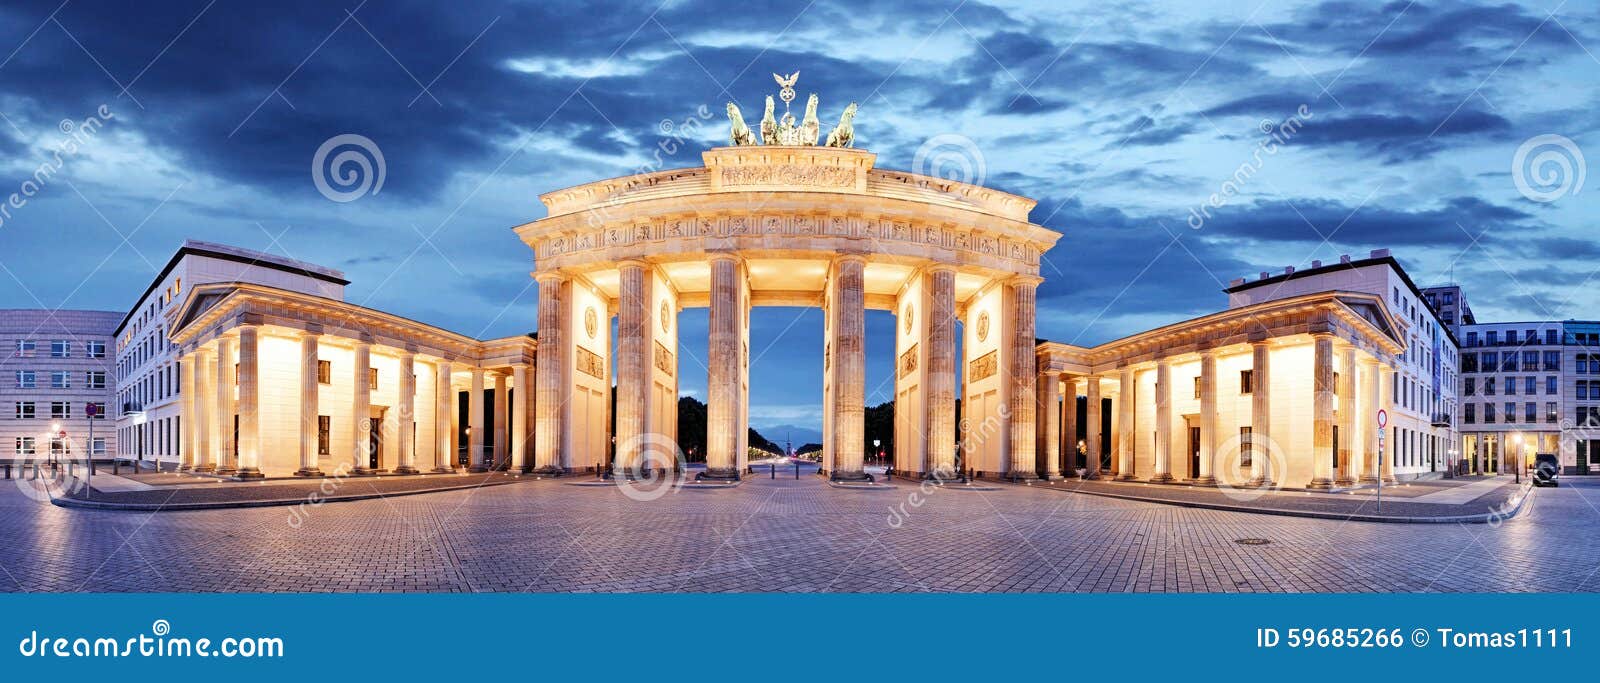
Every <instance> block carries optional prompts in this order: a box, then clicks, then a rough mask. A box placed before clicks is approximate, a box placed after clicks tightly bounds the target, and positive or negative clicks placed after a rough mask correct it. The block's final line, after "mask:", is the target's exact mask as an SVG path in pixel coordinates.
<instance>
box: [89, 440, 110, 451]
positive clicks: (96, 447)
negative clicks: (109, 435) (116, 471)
mask: <svg viewBox="0 0 1600 683" xmlns="http://www.w3.org/2000/svg"><path fill="white" fill-rule="evenodd" d="M89 452H90V453H92V454H94V455H105V454H106V438H105V437H103V436H97V437H95V438H94V442H93V443H91V444H89Z"/></svg>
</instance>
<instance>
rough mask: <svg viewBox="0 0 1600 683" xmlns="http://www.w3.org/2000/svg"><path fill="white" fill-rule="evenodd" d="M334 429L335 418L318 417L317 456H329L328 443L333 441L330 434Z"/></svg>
mask: <svg viewBox="0 0 1600 683" xmlns="http://www.w3.org/2000/svg"><path fill="white" fill-rule="evenodd" d="M332 429H333V418H331V417H329V416H327V415H318V416H317V455H327V454H328V442H329V441H331V440H332V439H331V437H330V435H329V432H330V431H332Z"/></svg>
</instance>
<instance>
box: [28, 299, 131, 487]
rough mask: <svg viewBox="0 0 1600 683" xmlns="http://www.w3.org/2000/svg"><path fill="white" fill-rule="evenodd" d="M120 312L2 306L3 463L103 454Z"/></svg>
mask: <svg viewBox="0 0 1600 683" xmlns="http://www.w3.org/2000/svg"><path fill="white" fill-rule="evenodd" d="M121 317H122V314H121V313H118V312H114V311H71V310H55V311H52V310H43V309H22V310H18V309H0V353H3V354H4V355H3V356H0V358H4V360H3V361H0V369H3V370H0V449H4V450H3V451H0V461H27V460H45V459H52V458H53V459H57V460H67V459H82V458H83V457H84V456H85V455H93V456H96V457H100V456H108V455H109V454H110V453H114V452H115V451H116V448H117V434H116V431H115V430H114V429H113V428H112V426H111V421H110V420H108V419H106V411H107V408H108V407H109V406H110V405H111V404H112V401H113V397H114V396H115V392H116V379H115V376H114V374H113V369H114V361H113V360H112V357H111V353H110V349H111V346H112V339H113V335H112V330H114V329H115V328H116V325H117V320H118V319H120V318H121Z"/></svg>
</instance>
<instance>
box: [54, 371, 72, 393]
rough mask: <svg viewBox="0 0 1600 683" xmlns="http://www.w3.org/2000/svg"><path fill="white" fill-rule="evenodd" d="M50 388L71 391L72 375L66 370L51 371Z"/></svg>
mask: <svg viewBox="0 0 1600 683" xmlns="http://www.w3.org/2000/svg"><path fill="white" fill-rule="evenodd" d="M50 388H51V389H71V388H72V373H70V372H67V371H66V370H51V371H50Z"/></svg>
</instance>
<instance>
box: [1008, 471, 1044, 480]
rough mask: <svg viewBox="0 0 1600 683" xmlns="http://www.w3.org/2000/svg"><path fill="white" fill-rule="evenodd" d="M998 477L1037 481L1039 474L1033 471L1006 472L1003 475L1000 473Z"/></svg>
mask: <svg viewBox="0 0 1600 683" xmlns="http://www.w3.org/2000/svg"><path fill="white" fill-rule="evenodd" d="M1000 478H1001V479H1002V480H1005V481H1010V482H1018V481H1038V480H1039V475H1038V474H1037V473H1034V472H1007V473H1005V474H1004V475H1001V477H1000Z"/></svg>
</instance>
